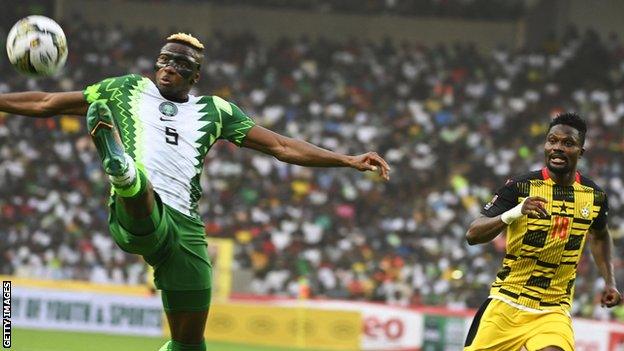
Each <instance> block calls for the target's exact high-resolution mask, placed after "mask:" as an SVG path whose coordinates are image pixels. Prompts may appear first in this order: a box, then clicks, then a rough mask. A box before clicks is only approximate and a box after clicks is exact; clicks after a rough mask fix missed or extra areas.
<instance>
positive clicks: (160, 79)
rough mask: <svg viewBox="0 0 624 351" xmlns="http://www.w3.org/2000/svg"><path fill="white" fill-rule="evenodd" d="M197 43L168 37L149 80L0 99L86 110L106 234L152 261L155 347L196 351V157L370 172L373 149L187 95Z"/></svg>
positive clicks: (202, 305) (199, 229)
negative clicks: (294, 134)
mask: <svg viewBox="0 0 624 351" xmlns="http://www.w3.org/2000/svg"><path fill="white" fill-rule="evenodd" d="M203 49H204V47H203V45H202V44H201V43H200V42H199V41H198V40H197V39H196V38H194V37H192V36H191V35H188V34H182V33H178V34H174V35H171V36H169V37H168V38H167V40H166V44H165V45H164V46H163V47H162V48H161V50H160V54H159V55H158V58H157V59H156V63H155V72H156V74H155V81H152V80H150V79H148V78H145V77H142V76H138V75H126V76H122V77H116V78H109V79H105V80H103V81H101V82H99V83H96V84H93V85H91V86H89V87H87V88H86V89H85V90H84V91H75V92H66V93H46V92H22V93H9V94H1V95H0V111H4V112H8V113H13V114H19V115H25V116H31V117H50V116H54V115H58V114H67V115H85V114H86V115H87V127H88V130H89V133H90V134H91V137H92V139H93V142H94V143H95V146H96V149H97V151H98V154H99V156H100V158H101V160H102V165H103V167H104V171H105V172H106V173H107V174H108V175H109V178H110V181H111V186H112V190H113V191H112V195H111V198H110V217H109V227H110V232H111V234H112V236H113V238H114V239H115V242H116V243H117V244H118V245H119V246H120V247H121V248H122V249H123V250H125V251H127V252H130V253H135V254H139V255H141V256H143V257H144V258H145V260H146V261H147V262H148V263H149V264H150V265H151V266H152V267H154V283H155V285H156V287H157V288H158V289H160V290H161V291H162V294H161V295H162V301H163V306H164V308H165V312H166V315H167V319H168V321H169V326H170V331H171V340H170V341H169V342H168V343H167V344H165V345H164V346H163V347H162V349H161V350H163V351H164V350H184V351H187V350H189V351H191V350H192V351H195V350H205V349H206V346H205V343H204V341H203V334H204V327H205V324H206V319H207V317H208V310H209V307H210V292H211V278H210V277H211V265H210V261H209V258H208V253H207V249H206V240H205V236H204V225H203V223H202V221H201V220H200V218H199V214H198V212H197V203H198V201H199V197H200V195H201V188H200V185H199V178H200V176H201V172H202V169H203V163H204V158H205V156H206V153H207V152H208V150H209V149H210V147H211V146H212V145H213V144H214V142H215V141H216V140H217V139H227V140H229V141H230V142H232V143H234V144H236V145H238V146H242V147H247V148H252V149H255V150H258V151H261V152H263V153H265V154H268V155H272V156H274V157H276V158H277V159H279V160H281V161H283V162H288V163H292V164H297V165H301V166H310V167H351V168H355V169H357V170H360V171H378V172H379V173H380V175H381V176H382V177H383V178H384V179H386V180H387V179H389V176H388V173H389V170H390V169H389V167H388V164H387V163H386V162H385V161H384V160H383V159H382V158H381V157H380V156H379V155H377V154H376V153H375V152H367V153H365V154H361V155H357V156H348V155H342V154H338V153H335V152H332V151H329V150H325V149H322V148H319V147H316V146H314V145H312V144H309V143H307V142H305V141H301V140H296V139H292V138H288V137H285V136H282V135H279V134H276V133H274V132H271V131H269V130H267V129H265V128H263V127H260V126H258V125H256V124H255V123H254V122H253V120H252V119H250V118H249V117H247V116H246V115H245V113H243V112H242V111H241V110H240V109H239V108H238V107H237V106H236V105H234V104H232V103H230V102H227V101H225V100H223V99H221V98H219V97H217V96H193V95H190V94H189V92H190V90H191V87H192V86H193V85H194V84H195V83H196V82H197V81H198V79H199V76H200V67H201V64H202V61H203Z"/></svg>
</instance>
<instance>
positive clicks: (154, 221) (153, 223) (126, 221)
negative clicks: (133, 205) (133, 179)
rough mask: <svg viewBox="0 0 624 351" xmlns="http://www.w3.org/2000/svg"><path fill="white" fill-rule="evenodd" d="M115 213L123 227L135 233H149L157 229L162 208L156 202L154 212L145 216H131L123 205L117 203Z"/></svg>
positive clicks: (139, 234)
mask: <svg viewBox="0 0 624 351" xmlns="http://www.w3.org/2000/svg"><path fill="white" fill-rule="evenodd" d="M115 215H117V218H118V219H119V223H120V224H121V226H122V227H124V228H125V229H126V230H127V231H129V232H130V233H132V234H134V235H138V236H141V235H148V234H151V233H153V232H154V231H155V230H156V227H157V226H158V224H159V223H160V217H161V213H160V209H159V208H158V203H155V204H154V208H153V209H152V213H150V214H149V216H147V217H145V218H134V217H131V216H130V215H129V214H128V213H127V212H126V210H125V209H124V207H123V205H122V204H120V203H117V204H116V205H115Z"/></svg>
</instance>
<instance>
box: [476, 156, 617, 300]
mask: <svg viewBox="0 0 624 351" xmlns="http://www.w3.org/2000/svg"><path fill="white" fill-rule="evenodd" d="M529 196H541V197H543V198H545V199H546V200H548V202H547V203H546V204H545V208H546V210H547V211H548V213H549V216H548V218H537V217H533V216H523V217H522V218H520V219H518V220H516V221H515V222H513V223H512V224H511V225H509V226H508V227H507V250H506V255H505V258H504V260H503V264H502V267H501V269H500V271H499V272H498V274H497V275H496V281H495V282H494V283H493V284H492V288H491V290H490V296H493V297H499V298H503V299H505V300H508V301H511V302H514V303H517V304H520V305H523V306H526V307H529V308H534V309H539V310H548V309H553V308H559V307H563V308H565V309H568V310H569V309H570V305H571V301H572V296H573V294H574V279H575V277H576V267H577V265H578V262H579V260H580V258H581V254H582V252H583V246H584V245H585V238H586V237H587V233H588V230H589V229H590V228H593V229H603V228H604V227H605V226H606V225H607V213H608V202H607V196H606V194H605V192H604V191H602V189H600V188H599V187H598V186H597V185H596V184H595V183H594V182H593V181H592V180H590V179H589V178H586V177H584V176H581V175H580V174H579V173H577V175H576V181H575V182H574V184H573V185H571V186H562V185H557V184H555V182H553V180H552V179H550V177H549V174H548V171H547V170H546V168H544V169H542V170H541V171H534V172H530V173H527V174H524V175H522V176H519V177H516V178H513V179H509V180H507V182H506V183H505V185H504V186H503V187H501V188H500V189H499V190H498V191H497V192H496V195H495V196H494V198H493V199H492V201H491V202H490V203H488V204H487V205H485V207H484V208H483V210H482V211H481V213H482V214H483V215H485V216H488V217H495V216H497V215H500V214H502V213H503V212H505V211H507V210H509V209H511V208H513V207H514V206H516V205H517V204H518V203H520V202H521V201H522V200H524V198H526V197H529Z"/></svg>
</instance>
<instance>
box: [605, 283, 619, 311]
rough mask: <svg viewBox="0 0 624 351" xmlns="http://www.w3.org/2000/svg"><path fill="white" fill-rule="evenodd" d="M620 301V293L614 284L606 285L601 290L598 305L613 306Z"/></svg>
mask: <svg viewBox="0 0 624 351" xmlns="http://www.w3.org/2000/svg"><path fill="white" fill-rule="evenodd" d="M620 301H622V295H620V292H619V291H618V290H617V288H616V287H614V286H607V287H605V289H604V290H603V291H602V296H601V298H600V305H601V306H602V307H613V306H617V305H619V304H620Z"/></svg>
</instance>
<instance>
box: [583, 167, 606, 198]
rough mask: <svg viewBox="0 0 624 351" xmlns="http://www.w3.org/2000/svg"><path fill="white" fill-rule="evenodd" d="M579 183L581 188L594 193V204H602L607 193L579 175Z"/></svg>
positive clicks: (589, 179)
mask: <svg viewBox="0 0 624 351" xmlns="http://www.w3.org/2000/svg"><path fill="white" fill-rule="evenodd" d="M579 178H580V182H579V183H581V185H582V186H585V187H588V188H590V189H592V190H593V191H594V201H595V202H596V203H604V202H605V201H606V200H607V193H606V192H605V191H604V190H602V188H601V187H600V186H599V185H598V184H596V182H594V181H593V180H592V179H591V178H589V177H586V176H584V175H582V174H581V176H580V177H579Z"/></svg>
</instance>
